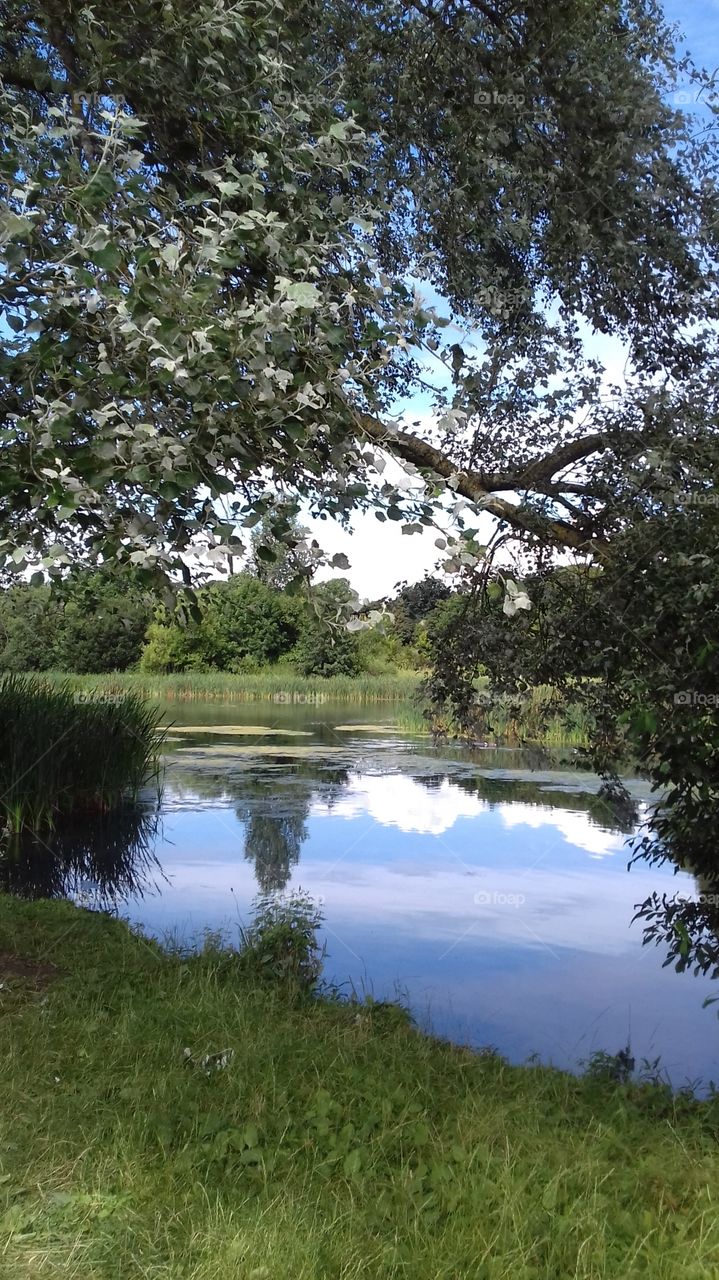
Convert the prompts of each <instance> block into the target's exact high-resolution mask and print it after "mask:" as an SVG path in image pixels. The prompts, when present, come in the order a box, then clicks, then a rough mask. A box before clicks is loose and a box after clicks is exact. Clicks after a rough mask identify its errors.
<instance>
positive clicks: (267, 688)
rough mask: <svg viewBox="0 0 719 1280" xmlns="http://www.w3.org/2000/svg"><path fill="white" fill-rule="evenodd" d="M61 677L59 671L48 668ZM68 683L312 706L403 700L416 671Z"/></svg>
mask: <svg viewBox="0 0 719 1280" xmlns="http://www.w3.org/2000/svg"><path fill="white" fill-rule="evenodd" d="M49 675H50V678H51V679H53V680H58V681H60V682H61V683H64V682H65V681H66V680H67V679H68V677H67V676H66V675H65V674H63V673H49ZM70 680H71V683H72V686H73V688H76V689H80V690H88V691H91V690H100V691H101V692H103V693H123V692H126V691H127V690H132V691H133V692H135V693H138V694H140V695H142V696H143V697H146V698H157V699H159V700H160V701H163V702H175V701H178V702H180V701H182V702H184V701H192V700H197V701H199V702H214V701H218V702H263V701H267V702H277V703H280V704H281V703H288V704H290V705H299V706H302V705H303V704H307V705H308V706H313V705H315V704H317V705H321V704H322V703H324V702H357V703H364V702H408V701H410V700H411V699H412V698H413V696H414V695H415V694H416V692H417V691H418V689H419V686H420V676H419V674H417V673H416V672H412V671H405V672H401V673H397V674H394V675H382V676H371V675H360V676H326V677H322V676H301V675H298V674H297V673H296V672H295V671H294V670H293V668H292V667H288V666H283V665H281V664H278V665H277V666H276V667H273V668H271V669H268V670H266V671H259V672H256V673H244V672H243V673H241V674H240V673H238V674H236V675H235V674H233V673H230V672H227V671H197V672H195V671H192V672H185V673H175V674H171V675H151V674H148V673H146V672H143V671H123V672H115V673H113V675H111V676H107V675H105V676H103V675H100V676H79V677H70Z"/></svg>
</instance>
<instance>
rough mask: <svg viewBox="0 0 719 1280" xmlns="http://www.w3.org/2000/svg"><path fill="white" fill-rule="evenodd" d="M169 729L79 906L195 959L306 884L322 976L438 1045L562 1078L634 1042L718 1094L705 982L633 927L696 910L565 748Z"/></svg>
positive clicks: (379, 735)
mask: <svg viewBox="0 0 719 1280" xmlns="http://www.w3.org/2000/svg"><path fill="white" fill-rule="evenodd" d="M395 714H396V713H395ZM166 718H167V720H168V721H171V722H174V725H175V729H174V730H173V729H172V728H171V729H170V731H169V732H170V737H171V741H169V742H168V744H167V753H168V754H167V770H166V780H165V788H164V795H163V803H162V811H161V816H160V822H159V827H158V829H157V831H156V832H154V831H153V830H152V829H151V828H148V830H145V831H143V832H139V833H138V832H135V833H131V835H132V838H133V839H134V841H135V843H134V845H132V843H131V842H130V849H131V851H130V854H128V853H127V850H125V854H124V861H123V858H122V857H120V855H119V854H118V851H117V849H116V848H115V843H117V842H115V843H113V842H112V841H110V842H109V844H110V847H109V848H108V849H104V852H101V857H100V862H101V863H102V862H103V860H104V863H105V864H106V865H108V859H109V860H110V862H112V866H115V865H116V864H117V874H116V875H115V880H114V884H113V873H112V870H110V871H109V872H108V874H107V875H106V876H105V878H104V883H100V884H99V885H98V879H100V880H102V876H101V875H100V874H99V873H98V871H97V867H96V866H95V867H94V868H93V869H92V874H91V875H90V876H88V875H87V874H83V873H82V872H81V873H80V875H79V879H78V877H76V878H75V880H74V881H73V882H72V883H68V884H67V885H66V890H67V891H71V892H74V893H76V894H77V893H78V892H83V893H85V895H87V896H89V898H90V899H92V896H93V893H96V892H98V891H99V892H100V894H101V896H103V897H104V899H105V900H108V899H109V900H111V901H112V902H113V903H114V904H115V905H116V907H117V909H118V910H119V911H120V913H121V914H122V915H124V916H126V917H128V918H129V919H130V920H131V921H133V922H134V923H138V924H140V925H142V926H143V928H145V929H146V930H147V931H149V932H150V933H152V934H155V935H157V936H159V937H164V936H167V935H172V936H173V937H175V938H177V939H180V940H183V941H185V942H189V941H192V940H195V939H198V938H199V937H201V935H202V933H203V931H205V930H208V929H211V930H222V931H224V932H225V933H226V934H228V935H229V936H230V937H231V938H236V936H237V928H238V925H239V923H240V922H241V921H245V920H246V919H247V917H248V915H249V912H250V908H251V904H252V901H253V899H254V898H255V896H256V895H257V894H258V892H260V891H266V890H276V889H285V888H287V889H293V888H299V887H301V888H303V889H305V890H307V891H308V892H309V893H310V894H311V895H312V896H313V897H315V898H317V899H319V900H320V901H321V903H322V907H323V912H324V916H325V929H324V940H325V942H326V946H327V959H326V966H325V972H326V975H327V977H328V978H329V979H330V980H331V981H333V982H335V983H337V984H339V985H342V986H343V987H344V988H345V989H346V990H352V989H354V990H356V991H359V992H361V991H368V992H371V993H372V994H373V995H374V996H375V997H376V998H377V999H382V998H388V997H389V998H391V997H393V996H395V995H396V994H397V993H398V992H399V993H400V994H401V995H402V997H403V998H404V999H405V1000H406V1001H407V1002H408V1003H409V1005H410V1007H411V1009H412V1011H413V1013H414V1015H415V1017H416V1018H417V1019H418V1021H419V1022H420V1023H421V1024H422V1025H425V1026H427V1027H429V1028H431V1029H432V1030H433V1031H435V1032H436V1033H438V1034H440V1035H443V1036H448V1037H451V1038H452V1039H454V1040H456V1041H461V1042H466V1043H469V1044H472V1045H476V1046H484V1045H492V1046H494V1047H496V1048H498V1049H499V1050H501V1052H502V1053H504V1054H506V1055H507V1056H508V1057H509V1058H510V1059H511V1060H512V1061H523V1060H525V1059H526V1058H528V1057H529V1056H530V1055H531V1054H538V1055H539V1056H540V1058H541V1059H542V1060H544V1061H551V1062H553V1063H555V1064H556V1065H559V1066H566V1067H570V1068H576V1067H577V1066H578V1064H579V1063H580V1062H581V1061H582V1060H584V1059H586V1058H587V1057H588V1056H589V1055H590V1054H591V1053H592V1052H593V1051H595V1050H596V1049H604V1050H607V1051H609V1052H616V1051H617V1050H618V1049H620V1048H621V1047H623V1046H624V1045H625V1044H627V1043H628V1042H630V1043H631V1046H632V1050H633V1052H634V1054H635V1057H636V1059H637V1061H639V1060H641V1059H643V1058H646V1059H648V1060H653V1059H655V1058H657V1057H660V1058H661V1065H662V1067H663V1069H664V1071H665V1072H666V1073H667V1074H668V1075H669V1077H670V1078H671V1080H672V1082H673V1083H674V1084H676V1085H682V1084H684V1083H686V1082H688V1081H697V1080H699V1079H701V1080H703V1082H704V1084H705V1085H706V1083H707V1082H708V1081H710V1080H712V1079H716V1080H719V1070H718V1069H717V1067H718V1057H719V1054H718V1050H719V1023H718V1022H717V1018H716V1015H715V1014H714V1012H713V1011H712V1010H711V1009H703V1008H702V1002H703V1000H704V998H705V996H706V995H707V993H708V992H709V989H710V987H711V984H710V982H709V981H708V980H705V979H697V978H695V977H694V976H693V975H691V974H676V973H674V971H673V970H672V969H666V968H663V967H662V964H663V960H664V955H663V953H662V951H661V950H659V949H657V948H655V947H653V946H652V947H649V946H647V947H645V946H643V945H642V928H641V924H640V923H635V924H632V923H631V921H632V916H633V914H634V909H635V904H637V903H638V902H641V901H643V900H644V899H645V898H646V897H648V896H649V894H650V893H651V892H652V891H654V890H657V891H659V892H666V893H668V894H670V895H671V894H674V893H676V892H682V893H685V894H687V895H689V896H695V894H696V885H695V883H694V880H693V878H692V877H691V876H689V875H687V874H684V873H681V874H679V875H673V874H672V871H671V869H670V868H652V867H648V866H646V865H644V864H641V865H635V866H634V867H632V869H631V870H628V869H627V863H628V858H629V851H628V849H627V846H626V840H627V835H628V831H627V830H626V823H624V827H625V829H624V830H622V829H621V825H622V824H621V823H620V821H619V819H618V818H617V817H616V815H614V814H612V813H611V812H610V810H609V809H608V808H607V806H606V805H605V804H604V803H603V801H602V800H601V799H600V798H599V797H598V796H597V791H598V780H597V779H596V778H593V777H592V776H591V775H588V774H586V773H582V772H580V771H578V770H577V768H576V763H575V761H574V759H573V757H572V754H571V753H570V752H568V753H567V754H566V756H565V758H564V759H563V760H561V761H560V767H559V768H556V767H549V766H548V764H547V761H546V760H545V759H542V758H541V757H539V756H536V755H535V756H531V755H528V754H527V753H522V752H518V751H511V750H475V751H473V752H468V751H466V750H462V749H459V748H452V747H433V745H432V743H431V740H430V739H429V738H425V737H422V736H419V735H412V734H408V733H407V732H404V731H402V730H401V729H400V728H398V727H397V725H396V723H394V724H393V715H392V712H391V711H389V710H387V709H378V708H377V706H374V707H372V708H366V709H360V710H358V709H357V708H356V707H355V708H350V709H348V707H347V706H346V705H344V706H332V705H330V704H325V705H309V706H307V705H297V704H292V703H290V704H287V705H284V704H272V703H269V704H268V703H254V704H249V705H237V704H217V703H214V704H205V705H203V704H198V703H194V702H193V703H178V704H174V705H173V706H172V707H170V708H167V712H166ZM222 726H228V729H227V731H223V729H222ZM188 728H189V730H190V731H189V732H186V731H184V730H185V729H188ZM631 789H632V792H633V794H634V795H635V797H636V799H637V801H638V803H639V804H640V805H641V804H642V803H644V802H646V801H647V800H648V789H647V786H646V784H645V783H642V782H641V781H638V780H634V781H633V782H632V784H631ZM99 839H100V838H99V837H91V840H95V844H96V846H97V845H98V840H99ZM105 843H106V844H107V843H108V841H107V838H105ZM120 843H121V842H120ZM113 859H114V862H113V861H112V860H113ZM46 862H47V859H45V861H44V862H43V863H42V866H43V867H45V864H46ZM39 865H40V864H39ZM83 865H84V864H83ZM129 872H131V873H132V874H129ZM123 876H124V879H123ZM52 891H53V892H58V891H60V888H59V887H58V885H57V884H56V885H55V886H54V888H53V889H52Z"/></svg>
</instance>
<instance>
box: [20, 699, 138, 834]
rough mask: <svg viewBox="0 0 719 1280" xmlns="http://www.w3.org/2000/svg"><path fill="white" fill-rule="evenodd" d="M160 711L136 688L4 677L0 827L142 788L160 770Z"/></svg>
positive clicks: (50, 819) (112, 800) (83, 808)
mask: <svg viewBox="0 0 719 1280" xmlns="http://www.w3.org/2000/svg"><path fill="white" fill-rule="evenodd" d="M158 718H159V717H158V713H157V709H156V708H154V707H150V706H148V704H147V703H146V702H144V701H143V699H142V698H140V697H138V696H137V694H136V693H132V692H128V693H126V694H124V695H123V696H122V697H112V696H104V697H103V696H102V695H100V694H99V692H98V691H92V690H91V691H88V692H85V693H78V692H77V690H76V689H75V687H74V686H72V685H71V684H70V682H69V681H67V680H66V681H63V682H57V681H54V682H49V681H47V680H44V679H39V678H36V677H31V676H11V675H9V676H5V677H3V678H1V679H0V725H1V726H2V733H1V734H0V828H2V827H5V828H6V829H9V830H10V831H12V832H17V831H19V830H21V829H22V828H24V827H26V828H29V829H31V830H33V831H39V830H43V829H45V828H47V827H50V826H52V825H53V824H54V823H55V821H56V820H57V819H58V818H60V817H66V816H69V815H71V814H75V813H77V812H87V811H91V812H92V811H95V812H96V811H106V810H108V809H111V808H113V807H115V806H116V805H118V804H119V803H120V801H121V800H122V799H123V798H124V797H125V796H127V795H128V794H133V793H136V792H137V791H138V790H139V788H140V787H141V786H143V785H144V784H145V783H146V782H147V781H148V780H149V779H150V778H151V777H152V776H154V774H155V773H156V769H157V764H156V755H157V722H158Z"/></svg>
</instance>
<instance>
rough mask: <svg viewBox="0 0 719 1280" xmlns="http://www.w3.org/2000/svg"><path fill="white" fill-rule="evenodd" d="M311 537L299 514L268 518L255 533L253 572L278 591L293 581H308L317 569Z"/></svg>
mask: <svg viewBox="0 0 719 1280" xmlns="http://www.w3.org/2000/svg"><path fill="white" fill-rule="evenodd" d="M308 535H309V530H308V529H305V528H304V527H303V526H302V525H301V524H300V523H299V521H298V519H297V517H296V516H295V515H287V514H285V513H283V512H273V513H272V516H269V515H267V516H265V517H264V518H263V519H262V520H261V521H260V523H259V524H258V525H257V527H256V528H255V529H253V531H252V536H251V539H250V542H251V548H252V550H251V556H250V563H249V566H248V570H249V572H250V573H251V574H252V575H253V576H254V577H255V578H259V580H260V582H265V583H267V585H268V586H270V587H274V588H275V589H276V590H277V591H284V589H285V587H287V586H289V584H290V583H291V582H293V581H297V580H305V581H308V580H309V579H310V578H311V576H312V571H313V568H314V561H313V558H312V555H311V551H310V548H309V546H308V545H307V537H308Z"/></svg>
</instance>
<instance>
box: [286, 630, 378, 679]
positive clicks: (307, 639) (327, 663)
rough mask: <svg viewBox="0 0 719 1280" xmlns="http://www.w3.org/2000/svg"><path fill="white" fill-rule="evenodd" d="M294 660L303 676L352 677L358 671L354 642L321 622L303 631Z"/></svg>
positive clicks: (359, 669) (355, 639)
mask: <svg viewBox="0 0 719 1280" xmlns="http://www.w3.org/2000/svg"><path fill="white" fill-rule="evenodd" d="M294 660H295V665H296V667H297V670H298V671H299V672H300V674H301V675H303V676H356V675H359V673H360V671H361V670H362V660H361V657H360V650H359V645H358V643H357V638H356V637H355V636H354V635H352V634H351V633H350V632H349V631H346V630H345V629H344V627H343V626H341V625H340V626H336V627H329V626H327V625H326V624H323V623H321V622H311V623H309V625H308V626H306V627H305V629H304V631H303V632H302V635H301V636H300V640H299V643H298V645H297V647H296V649H295V651H294Z"/></svg>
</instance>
